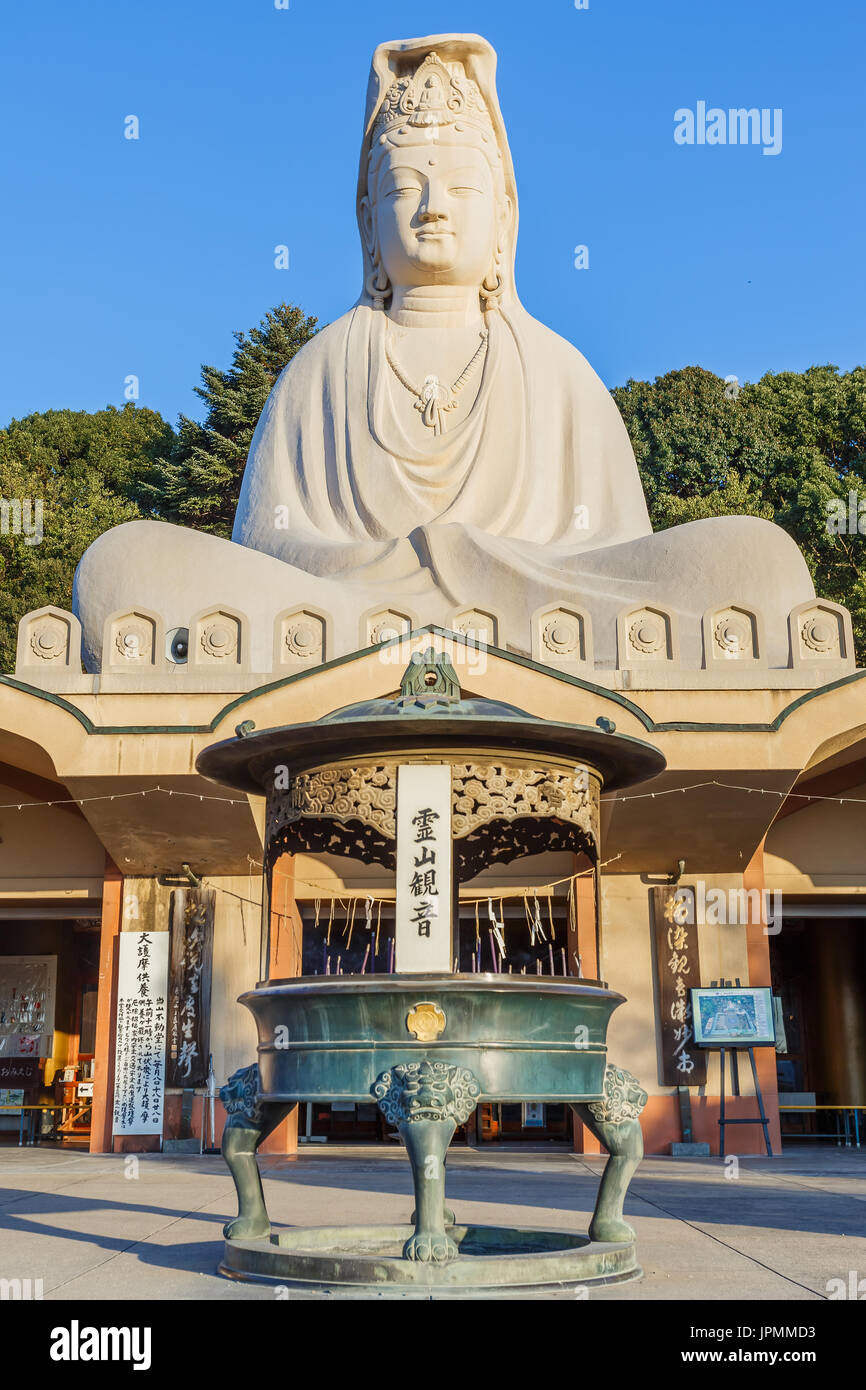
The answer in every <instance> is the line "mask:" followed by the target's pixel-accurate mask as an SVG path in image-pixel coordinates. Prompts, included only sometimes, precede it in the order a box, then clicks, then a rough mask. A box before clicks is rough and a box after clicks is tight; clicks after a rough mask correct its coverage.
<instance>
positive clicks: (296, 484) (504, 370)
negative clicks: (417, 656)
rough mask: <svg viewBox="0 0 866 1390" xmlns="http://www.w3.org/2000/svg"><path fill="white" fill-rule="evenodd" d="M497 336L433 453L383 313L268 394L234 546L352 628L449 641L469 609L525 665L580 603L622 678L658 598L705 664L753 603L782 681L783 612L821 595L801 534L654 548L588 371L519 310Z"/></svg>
mask: <svg viewBox="0 0 866 1390" xmlns="http://www.w3.org/2000/svg"><path fill="white" fill-rule="evenodd" d="M488 320H489V327H490V337H489V344H488V351H487V354H486V358H485V361H484V367H483V372H482V375H481V380H480V385H479V387H478V393H477V397H476V399H475V401H474V403H473V405H472V408H471V410H470V411H469V412H468V414H467V415H466V416H465V417H464V418H463V419H462V420H460V421H458V422H456V423H454V424H452V422H451V419H450V418H449V420H448V428H447V430H446V432H445V433H444V434H443V435H441V436H440V437H439V438H438V439H436V440H435V443H433V442H432V440H431V444H430V446H429V447H428V449H419V448H418V447H417V446H416V444H415V443H413V442H412V440H411V439H410V437H409V434H408V433H407V431H406V430H405V429H404V428H403V425H402V423H401V422H403V421H404V420H406V419H407V418H409V419H411V415H410V412H411V411H412V409H413V402H412V398H411V396H410V395H409V393H408V391H407V390H406V388H405V387H404V386H403V385H402V384H401V383H400V382H398V381H397V379H396V377H395V376H394V374H393V372H392V371H391V368H390V367H389V365H388V362H387V359H386V356H385V343H384V335H385V332H386V327H387V319H386V315H385V314H384V312H383V311H381V310H375V309H373V308H371V307H369V306H368V305H367V304H365V303H363V302H360V303H358V304H357V305H356V306H355V307H354V308H353V309H352V310H350V311H349V313H348V314H345V315H343V317H342V318H339V319H337V320H336V321H335V322H334V323H332V324H330V325H329V326H328V327H327V328H325V329H323V330H322V332H321V333H319V334H318V335H317V336H316V337H315V338H313V339H312V341H311V342H309V343H308V344H307V345H306V346H305V347H303V348H302V349H301V351H300V352H299V353H298V354H297V356H296V357H295V358H294V359H293V360H292V362H291V363H290V364H289V365H288V367H286V369H285V371H284V372H283V373H282V374H281V376H280V378H279V380H278V381H277V383H276V385H275V386H274V389H273V390H272V392H271V394H270V396H269V398H268V401H267V404H266V406H265V409H264V411H263V413H262V416H261V419H260V421H259V424H258V428H257V430H256V433H255V436H254V438H253V442H252V445H251V448H250V455H249V460H248V462H247V467H246V472H245V474H244V480H243V486H242V490H241V496H240V501H239V504H238V509H237V514H236V519H235V526H234V532H233V540H234V541H235V542H237V543H239V544H240V545H243V546H247V547H252V548H253V549H255V550H258V551H263V552H265V554H268V555H271V556H273V557H275V558H276V559H278V560H282V561H284V562H285V563H286V564H287V566H291V567H292V569H291V571H289V570H287V571H286V573H287V576H288V575H291V585H290V587H291V589H292V591H293V594H294V596H295V597H296V599H297V601H299V602H304V601H306V602H310V603H315V602H316V601H317V600H318V601H319V602H323V603H324V604H325V606H326V607H330V608H331V609H332V611H334V609H335V607H336V608H338V609H339V620H340V623H341V625H346V624H349V625H351V626H352V627H353V628H354V627H356V625H357V621H358V619H359V618H360V616H361V615H362V614H363V612H364V611H365V610H369V609H370V608H371V606H374V605H376V604H380V605H382V606H393V607H396V608H397V609H398V611H401V604H402V605H403V607H404V608H405V609H406V610H407V611H408V612H409V613H410V616H412V617H413V618H414V619H416V620H417V621H418V622H420V623H429V622H435V623H439V624H441V625H443V626H448V624H449V619H450V617H451V616H452V615H453V613H454V611H455V608H457V607H461V606H472V607H475V608H481V609H484V610H487V611H489V612H491V613H493V614H494V615H495V616H496V617H497V618H498V619H499V622H500V642H501V645H508V646H511V647H513V648H514V649H516V650H523V651H527V650H529V648H530V640H531V639H530V628H531V621H532V615H533V613H534V612H536V611H537V610H539V609H540V608H542V607H543V606H544V605H546V604H556V603H566V604H567V603H569V602H571V603H576V604H578V605H581V606H583V607H584V608H585V609H586V611H587V612H588V614H589V616H590V619H591V621H592V623H593V625H594V645H595V655H596V660H597V661H599V662H600V663H601V664H602V665H614V664H615V662H616V659H617V655H616V635H615V634H616V619H617V614H618V613H619V612H621V611H622V609H623V608H624V606H626V605H629V604H640V603H645V602H648V601H649V602H651V601H652V600H655V601H656V602H657V603H664V604H666V605H667V606H668V607H669V608H671V609H672V611H673V612H674V614H675V616H676V617H677V618H678V619H679V620H680V624H681V629H682V638H681V640H682V656H683V659H684V660H686V661H687V662H688V663H689V664H691V665H700V664H701V660H702V650H701V616H702V614H703V612H704V611H705V610H706V609H707V608H709V607H710V606H711V605H712V604H721V603H729V602H731V601H740V602H750V603H751V604H752V606H754V607H762V609H763V614H764V617H765V619H766V622H767V651H768V656H769V658H770V663H771V664H772V665H780V666H783V665H786V664H787V659H788V657H787V630H786V620H787V614H788V612H789V610H790V609H791V607H792V606H793V605H794V604H795V603H798V602H800V601H801V600H804V599H808V598H811V597H813V596H814V592H815V591H814V588H813V586H812V582H811V578H810V576H809V572H808V569H807V567H806V564H805V561H804V559H803V557H802V555H801V554H800V552H799V550H798V549H797V547H796V545H795V544H794V542H793V541H792V540H791V538H790V537H789V536H787V535H786V534H785V533H784V532H783V531H782V530H781V529H780V528H779V527H777V526H774V525H772V523H770V522H766V521H763V520H760V519H759V518H756V517H717V518H713V519H709V520H706V521H696V522H691V523H688V524H686V525H683V526H677V527H673V528H671V529H670V530H669V531H664V532H660V533H657V534H653V533H652V529H651V526H650V522H649V517H648V514H647V509H646V503H645V500H644V495H643V490H642V488H641V483H640V478H639V475H638V471H637V465H636V463H635V459H634V454H633V452H632V448H631V443H630V440H629V437H628V433H627V431H626V428H625V425H624V424H623V421H622V419H621V417H620V415H619V412H618V410H617V409H616V406H615V404H614V402H613V399H612V398H611V396H610V394H609V392H608V391H607V389H606V387H605V386H604V384H603V383H602V381H601V380H600V379H599V377H598V376H597V375H596V373H595V372H594V371H593V370H592V368H591V367H590V365H589V363H588V362H587V361H586V359H585V358H584V357H582V356H581V354H580V353H579V352H578V351H577V350H576V349H575V348H574V347H572V346H571V344H570V343H567V342H566V341H565V340H564V339H562V338H560V337H558V336H557V334H555V333H553V332H551V330H550V329H548V328H546V327H545V326H544V325H543V324H540V323H539V322H538V321H537V320H535V319H533V318H532V317H531V316H530V315H529V314H528V313H527V312H526V311H525V310H524V309H523V308H522V306H521V305H520V304H519V302H518V301H517V300H516V299H512V301H511V303H510V304H509V307H508V308H507V309H502V310H500V311H498V312H495V313H493V314H491V315H489V316H488ZM299 572H300V573H299ZM304 576H308V578H306V579H305V578H304ZM336 594H338V595H339V599H338V603H337V604H336V605H335V604H334V597H335V595H336Z"/></svg>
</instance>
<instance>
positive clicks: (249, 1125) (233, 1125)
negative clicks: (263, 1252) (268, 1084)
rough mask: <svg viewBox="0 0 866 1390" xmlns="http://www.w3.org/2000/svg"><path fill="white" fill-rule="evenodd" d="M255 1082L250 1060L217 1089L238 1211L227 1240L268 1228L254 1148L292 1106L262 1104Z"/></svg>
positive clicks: (263, 1232)
mask: <svg viewBox="0 0 866 1390" xmlns="http://www.w3.org/2000/svg"><path fill="white" fill-rule="evenodd" d="M258 1084H259V1069H258V1066H257V1065H256V1064H255V1063H253V1065H252V1066H251V1067H242V1068H241V1070H240V1071H236V1072H235V1073H234V1075H233V1076H231V1077H230V1078H229V1081H228V1082H227V1084H226V1085H225V1086H223V1087H222V1088H221V1090H220V1100H221V1101H222V1103H223V1105H224V1106H225V1108H226V1110H227V1111H228V1116H229V1118H228V1120H227V1121H226V1127H225V1129H224V1130H223V1139H222V1156H223V1158H224V1159H225V1161H226V1164H227V1165H228V1169H229V1172H230V1173H231V1175H232V1178H233V1180H234V1185H235V1191H236V1192H237V1197H238V1214H237V1216H236V1217H235V1219H234V1220H233V1221H227V1222H226V1224H225V1226H224V1227H223V1235H224V1236H225V1238H226V1240H258V1239H259V1238H260V1237H261V1236H266V1235H268V1233H269V1232H270V1229H271V1223H270V1220H269V1219H268V1213H267V1209H266V1207H265V1194H264V1191H263V1189H262V1177H261V1173H260V1172H259V1165H258V1163H257V1162H256V1150H257V1149H258V1147H259V1145H260V1144H261V1143H262V1141H263V1140H265V1139H267V1137H268V1135H269V1134H271V1133H272V1132H273V1131H274V1130H275V1129H276V1127H277V1125H278V1124H279V1123H280V1121H281V1120H283V1119H285V1117H286V1115H288V1113H289V1111H290V1110H291V1109H292V1106H291V1105H277V1104H262V1103H261V1102H260V1101H259V1100H258V1096H257V1093H258Z"/></svg>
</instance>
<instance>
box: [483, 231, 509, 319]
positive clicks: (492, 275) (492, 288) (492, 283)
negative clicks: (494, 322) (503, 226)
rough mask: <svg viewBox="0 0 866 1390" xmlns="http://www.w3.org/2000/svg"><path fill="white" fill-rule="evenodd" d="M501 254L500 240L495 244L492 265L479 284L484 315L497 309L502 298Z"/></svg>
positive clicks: (503, 286)
mask: <svg viewBox="0 0 866 1390" xmlns="http://www.w3.org/2000/svg"><path fill="white" fill-rule="evenodd" d="M502 253H503V244H502V240H501V239H500V240H499V241H498V242H497V246H496V254H495V255H494V257H493V265H492V266H491V268H490V270H488V272H487V274H486V275H485V277H484V279H483V281H482V282H481V289H480V291H479V294H480V295H481V301H482V307H483V310H484V313H485V314H489V313H491V312H492V311H493V310H494V309H498V308H499V301H500V299H501V298H502V291H503V289H504V288H505V282H504V281H503V279H502V276H501V275H500V274H499V267H500V265H501V264H502Z"/></svg>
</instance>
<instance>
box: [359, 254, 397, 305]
mask: <svg viewBox="0 0 866 1390" xmlns="http://www.w3.org/2000/svg"><path fill="white" fill-rule="evenodd" d="M364 289H365V290H366V291H367V294H368V295H369V296H370V298H371V299H372V301H373V308H374V309H380V310H384V308H385V300H386V299H387V298H389V297H390V294H391V281H390V280H389V279H388V276H387V275H386V274H385V270H384V267H383V266H382V262H381V261H380V260H379V256H378V252H374V253H373V269H372V270H371V271H370V274H369V275H368V276H367V279H366V280H365V282H364Z"/></svg>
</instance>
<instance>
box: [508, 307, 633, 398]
mask: <svg viewBox="0 0 866 1390" xmlns="http://www.w3.org/2000/svg"><path fill="white" fill-rule="evenodd" d="M508 318H509V321H510V323H511V326H512V329H513V331H514V333H515V336H516V337H518V338H520V339H521V340H522V342H523V345H524V355H525V358H526V359H527V360H528V361H529V362H531V364H532V367H533V370H534V371H535V372H536V374H537V375H538V377H539V379H540V381H541V382H544V383H546V384H547V386H548V388H549V390H550V391H551V392H553V391H556V390H557V389H558V388H560V387H561V386H562V385H564V384H565V383H567V384H568V386H569V388H570V390H572V391H573V390H574V389H575V387H579V389H580V391H581V394H584V395H586V394H588V395H595V396H604V397H608V396H609V395H610V393H609V391H608V389H607V387H606V386H605V384H604V382H603V381H602V379H601V377H600V376H599V375H598V373H597V372H596V371H595V369H594V367H592V365H591V364H590V363H589V362H588V361H587V359H586V358H585V357H584V355H583V353H582V352H579V351H578V349H577V348H576V347H575V346H574V344H573V343H570V342H569V341H568V339H567V338H563V337H562V336H561V334H559V333H555V332H554V330H553V329H552V328H548V326H547V324H546V323H541V322H540V321H539V320H538V319H535V318H533V317H532V315H531V314H529V313H527V311H526V310H525V309H524V308H523V306H522V305H520V307H519V308H518V309H517V310H513V309H512V310H510V311H509V314H508ZM527 349H528V351H527Z"/></svg>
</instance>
